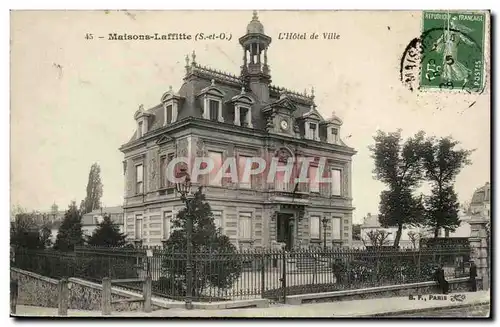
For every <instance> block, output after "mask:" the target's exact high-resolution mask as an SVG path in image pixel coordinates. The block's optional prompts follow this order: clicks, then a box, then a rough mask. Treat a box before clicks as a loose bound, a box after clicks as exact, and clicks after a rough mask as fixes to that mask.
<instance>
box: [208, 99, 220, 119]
mask: <svg viewBox="0 0 500 327" xmlns="http://www.w3.org/2000/svg"><path fill="white" fill-rule="evenodd" d="M208 103H209V108H210V109H209V112H210V116H209V117H210V120H213V121H219V116H220V111H221V108H220V107H221V102H220V101H219V100H214V99H209V100H208Z"/></svg>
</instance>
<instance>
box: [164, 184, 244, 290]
mask: <svg viewBox="0 0 500 327" xmlns="http://www.w3.org/2000/svg"><path fill="white" fill-rule="evenodd" d="M190 208H191V210H190V211H191V219H192V226H193V229H192V238H191V239H192V253H193V257H194V260H193V284H192V285H193V288H192V290H191V291H192V294H193V295H194V296H199V295H201V294H202V293H203V290H204V289H205V288H206V287H208V286H211V287H218V288H228V287H230V286H232V285H233V283H234V281H235V280H237V279H238V278H239V276H240V274H241V269H242V265H241V261H240V260H238V257H237V249H236V247H235V246H234V245H233V244H231V242H230V240H229V238H228V237H227V236H225V235H223V234H222V233H221V230H220V229H217V228H216V227H215V224H214V218H213V214H212V210H211V208H210V204H209V203H208V202H206V200H205V195H204V194H203V193H202V188H201V187H200V188H199V189H198V191H197V192H196V193H195V194H194V198H193V199H192V200H191V201H190ZM188 218H189V217H188V210H187V208H184V209H183V210H181V211H179V213H178V214H177V217H176V219H174V220H173V221H172V226H173V230H174V231H173V232H172V234H171V235H170V237H169V239H168V240H167V242H166V249H165V253H166V256H165V259H164V260H163V263H162V272H163V275H164V277H163V278H162V281H160V282H164V283H169V284H170V285H173V286H174V287H175V289H177V292H180V293H181V294H182V293H183V294H185V291H186V289H187V288H186V277H187V276H186V257H185V256H184V257H183V254H184V253H186V252H185V250H186V245H187V229H186V227H187V224H188ZM179 253H183V254H181V255H179ZM207 257H208V258H212V260H202V259H206V258H207ZM171 289H172V288H171Z"/></svg>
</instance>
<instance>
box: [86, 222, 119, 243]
mask: <svg viewBox="0 0 500 327" xmlns="http://www.w3.org/2000/svg"><path fill="white" fill-rule="evenodd" d="M126 238H127V235H125V234H122V233H120V229H119V228H118V226H117V225H116V224H114V223H113V221H112V220H111V216H110V215H109V214H105V215H104V219H103V221H101V222H100V223H99V225H98V226H97V228H96V229H95V230H94V232H93V233H92V236H90V237H89V238H88V240H87V243H88V244H89V245H95V246H111V247H122V246H124V245H125V244H126V243H127V242H126V241H125V239H126Z"/></svg>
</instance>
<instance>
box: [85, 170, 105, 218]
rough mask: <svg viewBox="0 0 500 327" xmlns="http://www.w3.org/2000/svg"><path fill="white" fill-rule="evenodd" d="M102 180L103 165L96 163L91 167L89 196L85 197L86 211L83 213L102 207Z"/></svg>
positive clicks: (88, 185)
mask: <svg viewBox="0 0 500 327" xmlns="http://www.w3.org/2000/svg"><path fill="white" fill-rule="evenodd" d="M101 197H102V182H101V167H99V165H98V164H97V163H94V164H93V165H92V166H91V167H90V172H89V180H88V182H87V196H86V197H85V200H84V201H85V202H84V203H85V204H84V211H83V212H82V214H85V213H88V212H91V211H92V210H95V209H99V208H100V207H101Z"/></svg>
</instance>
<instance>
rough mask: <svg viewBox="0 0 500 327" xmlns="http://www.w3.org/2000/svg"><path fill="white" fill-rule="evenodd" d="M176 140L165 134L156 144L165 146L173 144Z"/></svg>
mask: <svg viewBox="0 0 500 327" xmlns="http://www.w3.org/2000/svg"><path fill="white" fill-rule="evenodd" d="M173 140H174V139H173V138H172V137H170V136H168V135H167V134H163V135H162V136H161V137H160V138H159V139H158V140H157V141H156V144H158V145H159V144H165V143H169V142H172V141H173Z"/></svg>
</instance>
